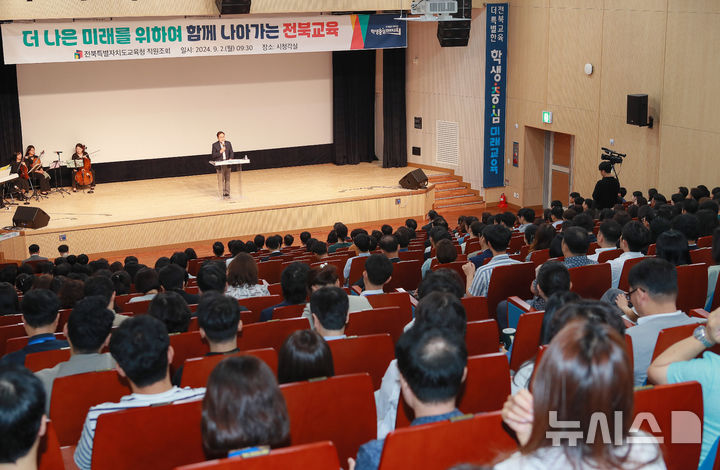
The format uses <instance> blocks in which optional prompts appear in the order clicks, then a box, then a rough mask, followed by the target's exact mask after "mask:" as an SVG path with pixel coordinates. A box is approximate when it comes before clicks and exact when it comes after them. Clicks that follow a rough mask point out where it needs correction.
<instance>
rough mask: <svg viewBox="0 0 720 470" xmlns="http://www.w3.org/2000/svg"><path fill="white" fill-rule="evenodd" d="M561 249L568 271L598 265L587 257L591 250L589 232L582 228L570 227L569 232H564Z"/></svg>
mask: <svg viewBox="0 0 720 470" xmlns="http://www.w3.org/2000/svg"><path fill="white" fill-rule="evenodd" d="M560 247H561V249H562V253H563V256H564V257H565V260H564V261H563V264H564V265H565V266H567V268H568V269H570V268H578V267H580V266H587V265H589V264H597V261H592V260H590V259H588V257H587V252H588V248H590V239H589V237H588V234H587V231H586V230H585V229H584V228H582V227H570V228H568V229H567V230H563V238H562V242H561V245H560Z"/></svg>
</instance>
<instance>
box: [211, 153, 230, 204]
mask: <svg viewBox="0 0 720 470" xmlns="http://www.w3.org/2000/svg"><path fill="white" fill-rule="evenodd" d="M234 155H235V153H234V152H233V148H232V144H231V143H230V142H229V141H227V140H226V141H225V156H224V158H223V152H222V144H221V143H220V141H219V140H218V141H217V142H215V143H214V144H212V159H213V160H215V161H219V160H232V158H233V156H234ZM218 171H219V172H220V173H222V179H223V196H229V195H230V172H231V170H230V166H223V167H221V169H220V170H218Z"/></svg>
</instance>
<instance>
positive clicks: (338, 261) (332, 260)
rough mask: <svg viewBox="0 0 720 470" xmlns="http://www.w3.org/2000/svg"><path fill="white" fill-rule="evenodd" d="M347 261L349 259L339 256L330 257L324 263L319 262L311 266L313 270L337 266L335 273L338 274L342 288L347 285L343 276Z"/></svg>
mask: <svg viewBox="0 0 720 470" xmlns="http://www.w3.org/2000/svg"><path fill="white" fill-rule="evenodd" d="M346 261H347V257H345V256H341V255H337V256H330V257H328V258H325V259H323V260H322V261H318V262H315V263H312V264H310V267H311V268H318V269H320V268H323V267H325V266H335V272H336V273H337V276H338V280H339V281H340V285H341V286H342V285H343V284H345V276H344V275H343V270H344V269H345V262H346Z"/></svg>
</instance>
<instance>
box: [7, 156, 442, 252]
mask: <svg viewBox="0 0 720 470" xmlns="http://www.w3.org/2000/svg"><path fill="white" fill-rule="evenodd" d="M411 169H412V168H382V167H381V165H380V163H379V162H374V163H361V164H358V165H345V166H336V165H332V164H326V165H311V166H302V167H289V168H275V169H270V170H253V171H245V172H242V195H241V197H239V198H238V197H235V198H233V199H231V200H220V199H219V198H218V193H217V177H216V175H215V174H209V175H198V176H188V177H181V178H162V179H151V180H141V181H130V182H124V183H107V184H100V185H98V186H97V187H96V188H95V193H93V194H87V193H83V192H77V193H71V194H70V195H65V197H62V196H61V195H60V194H51V195H50V197H49V198H48V199H42V200H40V201H35V200H34V199H33V200H32V201H31V204H30V206H31V207H40V208H41V209H43V210H44V211H45V212H47V213H48V215H49V216H50V223H49V224H48V226H47V227H45V228H42V229H37V230H31V229H28V230H25V231H24V232H22V233H21V236H19V237H15V238H12V239H9V240H4V241H2V242H0V251H2V252H3V254H4V257H5V258H6V259H23V258H25V257H27V255H26V253H27V247H28V246H29V245H30V244H32V243H37V244H38V245H40V249H41V254H44V255H47V256H50V257H52V256H55V254H56V253H57V246H58V245H59V244H61V243H66V244H67V245H68V246H69V247H70V251H71V252H72V253H81V252H83V253H88V254H96V253H104V252H111V251H121V250H132V249H135V248H144V247H150V246H159V245H170V244H175V243H193V242H200V241H207V240H215V239H229V238H234V237H243V238H246V237H248V236H252V235H255V234H257V233H263V234H267V233H274V232H278V233H283V234H284V233H291V232H294V231H297V230H300V229H304V228H307V227H323V226H331V225H332V224H333V223H334V222H337V221H343V222H345V223H360V222H369V221H376V220H383V219H394V218H402V217H417V216H421V215H422V214H425V213H427V211H428V210H429V209H430V208H432V204H433V201H434V189H433V188H432V187H430V188H428V189H423V190H417V191H411V190H407V189H403V188H401V187H400V185H399V184H398V181H399V180H400V178H402V177H403V176H404V175H405V174H406V173H407V172H408V171H409V170H411ZM426 174H428V176H432V175H440V174H442V172H439V171H432V170H426ZM231 183H232V185H233V190H234V191H236V185H237V183H238V180H237V175H236V173H233V175H232V180H231ZM68 189H69V188H68ZM14 213H15V206H11V207H10V208H9V210H0V226H1V227H6V226H11V225H12V217H13V214H14ZM63 237H64V238H65V240H64V241H63V240H62V238H63Z"/></svg>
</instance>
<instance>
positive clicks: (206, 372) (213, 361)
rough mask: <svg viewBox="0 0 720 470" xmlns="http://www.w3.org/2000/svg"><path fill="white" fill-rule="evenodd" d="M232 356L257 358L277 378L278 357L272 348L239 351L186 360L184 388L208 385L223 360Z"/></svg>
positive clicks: (183, 378) (184, 365) (183, 377)
mask: <svg viewBox="0 0 720 470" xmlns="http://www.w3.org/2000/svg"><path fill="white" fill-rule="evenodd" d="M231 356H255V357H257V358H258V359H260V360H261V361H263V362H264V363H265V364H267V365H268V367H270V369H271V370H272V371H273V374H275V375H276V376H277V368H278V357H277V352H275V350H274V349H272V348H265V349H252V350H250V351H239V352H236V353H233V354H221V355H215V356H206V357H193V358H190V359H186V360H185V363H184V364H183V373H182V382H181V384H180V385H181V386H183V387H192V388H199V387H205V386H206V385H207V380H208V377H210V373H211V372H212V371H213V369H214V368H215V366H217V365H218V364H219V363H220V362H221V361H222V360H224V359H227V358H228V357H231Z"/></svg>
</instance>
